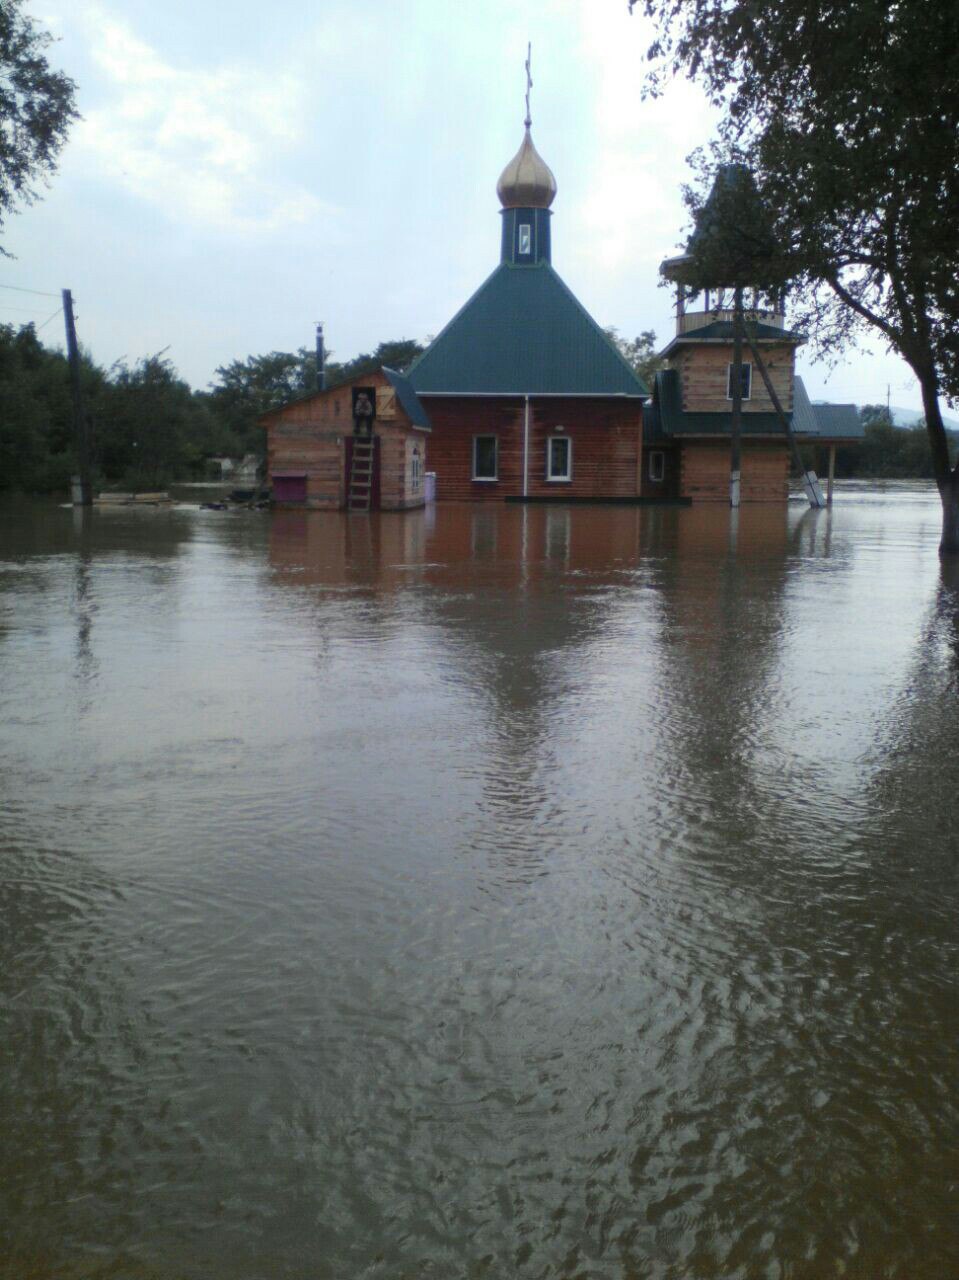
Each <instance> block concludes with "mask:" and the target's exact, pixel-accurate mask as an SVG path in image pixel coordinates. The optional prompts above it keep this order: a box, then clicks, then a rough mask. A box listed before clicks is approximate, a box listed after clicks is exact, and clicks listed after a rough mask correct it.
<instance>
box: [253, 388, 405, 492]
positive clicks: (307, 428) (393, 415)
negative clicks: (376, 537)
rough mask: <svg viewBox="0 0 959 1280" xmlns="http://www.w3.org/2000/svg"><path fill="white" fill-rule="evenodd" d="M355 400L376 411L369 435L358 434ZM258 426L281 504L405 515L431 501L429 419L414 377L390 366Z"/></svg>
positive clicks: (287, 408)
mask: <svg viewBox="0 0 959 1280" xmlns="http://www.w3.org/2000/svg"><path fill="white" fill-rule="evenodd" d="M358 396H364V397H365V401H366V403H367V404H368V406H369V407H370V409H372V411H373V412H372V414H371V416H370V427H369V430H368V431H366V432H357V431H356V418H355V416H354V409H355V406H356V401H357V397H358ZM260 422H261V423H262V424H263V426H264V427H265V428H266V433H267V474H268V476H269V480H270V485H271V487H272V491H273V502H274V504H275V505H276V506H279V507H302V508H310V509H313V510H320V511H322V510H338V509H339V508H341V507H352V508H354V509H357V510H366V511H369V510H382V511H405V510H409V509H410V508H413V507H421V506H423V504H424V502H425V501H426V449H427V441H428V439H429V436H430V421H429V418H428V417H427V415H426V411H425V410H424V408H423V405H422V404H421V402H420V400H419V398H418V397H417V395H416V392H415V391H414V390H413V388H412V386H411V385H410V383H409V380H408V379H407V378H405V377H403V375H402V374H399V373H397V372H396V371H395V370H393V369H385V368H384V369H379V370H377V372H376V373H366V374H362V375H361V376H359V377H357V378H353V379H352V380H351V381H350V382H345V383H342V384H341V385H340V386H337V387H331V388H330V389H329V390H324V391H317V392H315V393H314V394H313V395H310V396H304V397H303V398H302V399H301V400H294V401H293V402H292V403H291V404H287V405H284V406H283V407H282V408H280V409H274V410H273V411H272V412H271V413H266V414H264V415H263V417H262V418H261V419H260Z"/></svg>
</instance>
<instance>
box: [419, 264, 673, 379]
mask: <svg viewBox="0 0 959 1280" xmlns="http://www.w3.org/2000/svg"><path fill="white" fill-rule="evenodd" d="M407 376H408V378H409V380H410V382H411V383H412V384H413V386H414V388H415V389H416V391H417V393H418V394H419V395H571V396H572V395H575V396H582V395H592V396H636V397H645V396H648V395H649V389H648V388H647V386H646V384H645V383H644V382H643V380H642V379H641V378H640V377H639V376H638V375H637V374H636V373H634V371H633V369H632V368H631V366H630V365H629V364H628V363H627V362H626V360H624V359H623V357H622V356H621V355H620V353H619V352H618V351H617V349H616V347H615V346H614V345H613V343H612V342H611V341H610V339H609V338H608V337H607V335H606V334H605V333H604V332H603V330H602V329H601V328H600V327H599V325H598V324H597V323H596V321H595V320H594V319H593V318H592V316H590V315H589V313H588V312H587V311H585V310H584V308H583V307H582V305H581V304H580V303H579V302H578V301H577V300H576V298H575V297H574V296H573V294H572V293H571V292H570V290H569V289H568V288H567V286H566V285H565V284H564V283H563V281H562V280H561V279H560V278H559V276H558V275H557V274H556V272H555V271H554V270H553V268H552V266H551V265H550V264H549V263H548V262H539V263H537V264H536V265H535V266H513V265H512V264H511V263H508V262H503V263H500V265H499V266H498V267H497V268H496V270H495V271H494V272H493V274H492V275H491V276H490V277H489V278H488V279H487V280H486V281H485V283H484V284H482V285H481V286H480V288H479V289H478V290H477V291H476V293H474V294H473V296H472V298H470V300H469V301H468V302H467V303H466V305H465V306H464V307H463V308H462V309H461V310H460V311H459V312H457V314H456V315H455V316H454V317H453V319H452V320H451V321H450V322H449V324H448V325H447V326H446V328H445V329H443V331H442V332H441V333H440V334H438V335H437V337H436V338H434V340H433V342H432V343H430V345H429V347H427V349H426V351H424V352H423V354H422V355H421V356H420V357H419V359H417V360H416V361H414V363H413V364H412V365H411V366H410V368H409V369H408V371H407Z"/></svg>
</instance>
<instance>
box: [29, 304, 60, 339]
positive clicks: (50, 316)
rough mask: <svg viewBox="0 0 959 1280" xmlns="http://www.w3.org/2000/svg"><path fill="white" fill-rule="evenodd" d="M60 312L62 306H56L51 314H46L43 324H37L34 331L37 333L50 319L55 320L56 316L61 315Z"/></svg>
mask: <svg viewBox="0 0 959 1280" xmlns="http://www.w3.org/2000/svg"><path fill="white" fill-rule="evenodd" d="M62 312H63V307H57V309H56V311H54V312H53V313H52V314H51V315H49V316H47V318H46V320H44V322H43V324H41V325H38V327H37V328H36V329H35V330H34V333H39V332H40V330H41V329H45V328H46V327H47V325H48V324H49V323H50V321H51V320H56V318H57V316H58V315H61V314H62Z"/></svg>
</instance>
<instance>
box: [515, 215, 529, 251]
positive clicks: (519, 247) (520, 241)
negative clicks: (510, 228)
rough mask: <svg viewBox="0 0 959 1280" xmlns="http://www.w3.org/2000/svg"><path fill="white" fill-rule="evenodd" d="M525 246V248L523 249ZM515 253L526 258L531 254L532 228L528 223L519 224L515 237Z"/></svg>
mask: <svg viewBox="0 0 959 1280" xmlns="http://www.w3.org/2000/svg"><path fill="white" fill-rule="evenodd" d="M524 245H525V248H524V247H523V246H524ZM516 252H517V253H521V254H522V255H523V257H524V258H525V257H527V256H528V255H529V254H531V253H532V252H533V226H532V223H530V222H521V223H520V224H519V231H518V232H517V236H516Z"/></svg>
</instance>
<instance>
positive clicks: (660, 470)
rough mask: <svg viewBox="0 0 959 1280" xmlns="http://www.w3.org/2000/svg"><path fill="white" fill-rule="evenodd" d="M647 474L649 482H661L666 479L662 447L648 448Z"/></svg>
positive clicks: (664, 457) (664, 456) (664, 455)
mask: <svg viewBox="0 0 959 1280" xmlns="http://www.w3.org/2000/svg"><path fill="white" fill-rule="evenodd" d="M654 463H655V464H656V465H654ZM647 474H648V475H649V480H650V483H651V484H662V483H663V481H664V480H665V479H666V454H665V452H664V451H663V450H662V449H652V450H650V454H649V468H648V472H647Z"/></svg>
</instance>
